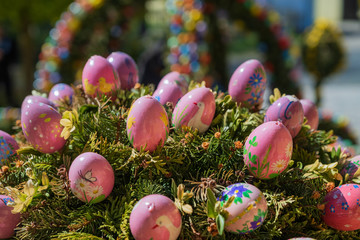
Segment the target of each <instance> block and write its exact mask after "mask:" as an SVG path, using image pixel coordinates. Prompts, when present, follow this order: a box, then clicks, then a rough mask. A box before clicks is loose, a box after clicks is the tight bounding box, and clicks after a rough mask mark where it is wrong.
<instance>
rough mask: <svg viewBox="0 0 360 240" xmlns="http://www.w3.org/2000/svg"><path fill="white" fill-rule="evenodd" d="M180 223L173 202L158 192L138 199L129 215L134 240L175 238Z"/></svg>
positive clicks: (167, 239)
mask: <svg viewBox="0 0 360 240" xmlns="http://www.w3.org/2000/svg"><path fill="white" fill-rule="evenodd" d="M181 223H182V220H181V214H180V212H179V210H178V208H177V207H176V206H175V203H174V202H173V201H171V199H170V198H168V197H165V196H163V195H159V194H152V195H148V196H146V197H143V198H142V199H140V201H139V202H137V203H136V205H135V207H134V208H133V210H132V212H131V215H130V230H131V233H132V235H133V237H134V238H135V239H136V240H149V239H154V240H155V239H156V240H176V239H177V238H178V236H179V235H180V232H181Z"/></svg>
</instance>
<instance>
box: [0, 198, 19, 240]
mask: <svg viewBox="0 0 360 240" xmlns="http://www.w3.org/2000/svg"><path fill="white" fill-rule="evenodd" d="M10 203H14V199H13V198H11V197H9V196H6V195H0V239H7V238H10V237H12V236H13V235H14V233H15V232H14V229H15V228H16V226H17V225H18V224H19V222H20V221H21V218H20V213H16V214H13V213H11V211H12V210H13V207H12V206H10Z"/></svg>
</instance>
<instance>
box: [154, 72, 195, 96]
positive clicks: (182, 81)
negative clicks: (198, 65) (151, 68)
mask: <svg viewBox="0 0 360 240" xmlns="http://www.w3.org/2000/svg"><path fill="white" fill-rule="evenodd" d="M169 83H175V84H176V85H178V86H179V87H180V88H181V91H182V94H183V95H184V94H186V93H187V91H188V88H189V82H188V80H187V77H186V75H184V74H180V73H179V72H176V71H174V72H170V73H168V74H166V75H165V76H164V77H163V78H162V79H161V80H160V82H159V84H158V88H160V87H161V86H163V85H165V84H169Z"/></svg>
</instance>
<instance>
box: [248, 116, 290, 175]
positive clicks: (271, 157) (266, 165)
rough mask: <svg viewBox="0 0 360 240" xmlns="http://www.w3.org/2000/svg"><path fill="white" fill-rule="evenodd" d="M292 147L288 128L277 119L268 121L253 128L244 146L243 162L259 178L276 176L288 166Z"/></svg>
mask: <svg viewBox="0 0 360 240" xmlns="http://www.w3.org/2000/svg"><path fill="white" fill-rule="evenodd" d="M292 149H293V141H292V137H291V135H290V133H289V130H288V129H287V128H286V127H285V126H284V124H282V123H281V122H279V121H270V122H266V123H263V124H261V125H260V126H258V127H257V128H255V129H254V130H253V131H252V132H251V134H250V135H249V137H248V138H247V140H246V142H245V146H244V162H245V165H247V166H248V168H249V171H250V173H251V174H253V175H254V176H255V177H257V178H260V179H270V178H274V177H276V176H278V175H279V174H280V173H282V172H283V171H284V170H285V169H286V168H287V166H288V164H289V161H290V159H291V155H292Z"/></svg>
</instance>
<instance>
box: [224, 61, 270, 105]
mask: <svg viewBox="0 0 360 240" xmlns="http://www.w3.org/2000/svg"><path fill="white" fill-rule="evenodd" d="M265 88H266V72H265V69H264V67H263V65H262V64H261V63H260V62H259V61H258V60H256V59H250V60H247V61H246V62H244V63H243V64H241V65H240V66H239V67H238V68H237V69H236V70H235V71H234V73H233V74H232V76H231V78H230V82H229V87H228V91H229V95H230V96H231V97H232V98H233V100H234V101H236V102H237V103H241V104H242V106H245V107H248V108H250V107H252V106H261V104H262V102H263V96H264V92H265Z"/></svg>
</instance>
